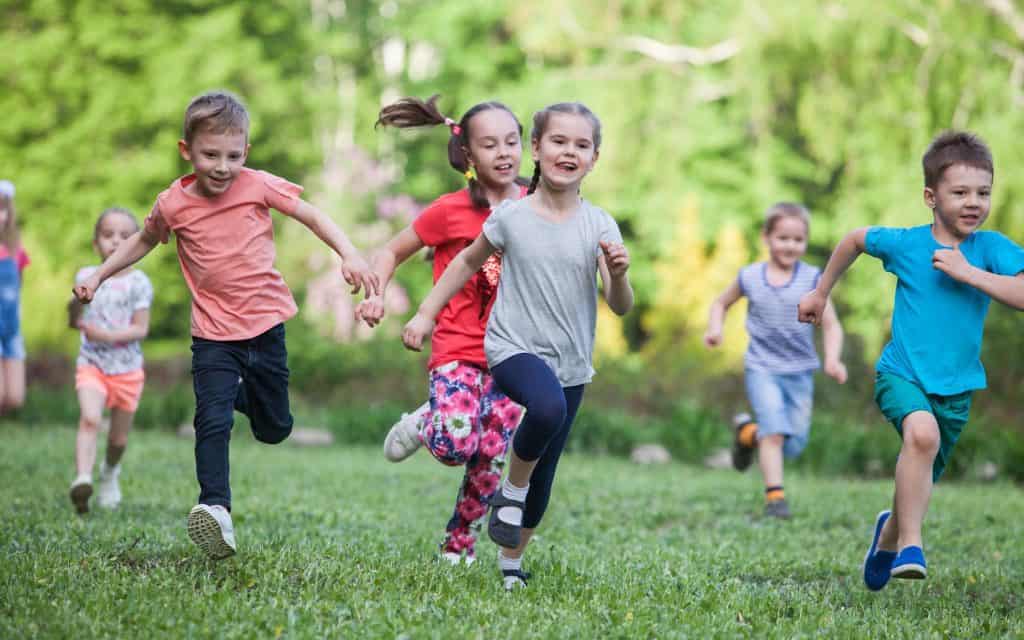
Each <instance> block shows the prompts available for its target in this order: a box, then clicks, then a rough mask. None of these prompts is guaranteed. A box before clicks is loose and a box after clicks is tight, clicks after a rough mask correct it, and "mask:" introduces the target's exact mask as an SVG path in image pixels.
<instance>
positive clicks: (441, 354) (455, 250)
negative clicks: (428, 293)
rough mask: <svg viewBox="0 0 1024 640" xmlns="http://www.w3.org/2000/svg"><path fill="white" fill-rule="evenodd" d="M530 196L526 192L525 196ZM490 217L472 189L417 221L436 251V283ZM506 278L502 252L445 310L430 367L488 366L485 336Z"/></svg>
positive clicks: (427, 211)
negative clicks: (458, 363)
mask: <svg viewBox="0 0 1024 640" xmlns="http://www.w3.org/2000/svg"><path fill="white" fill-rule="evenodd" d="M525 194H526V189H525V188H524V189H523V190H522V191H521V192H520V197H522V196H523V195H525ZM489 215H491V209H490V207H488V208H479V207H475V206H473V201H472V200H471V199H470V197H469V189H463V190H461V191H456V192H454V193H448V194H445V195H443V196H441V197H440V198H438V199H437V200H435V201H434V202H433V203H432V204H431V205H430V206H429V207H427V208H426V209H424V210H423V212H422V213H421V214H420V215H419V217H417V218H416V219H415V220H413V223H412V228H413V231H415V232H416V235H418V236H419V237H420V240H422V241H423V244H425V245H427V246H428V247H434V282H437V281H438V279H439V278H440V277H441V274H443V273H444V270H445V268H447V266H448V263H450V262H451V261H452V259H453V258H454V257H455V256H457V255H458V254H459V252H460V251H462V250H463V249H465V248H466V247H468V246H469V245H470V244H472V243H473V241H474V240H476V237H477V236H479V235H480V232H481V230H482V229H483V226H484V220H486V219H487V216H489ZM500 274H501V254H498V253H496V254H494V255H492V256H491V257H490V258H488V259H487V262H485V263H484V266H483V267H481V269H480V271H479V272H477V273H476V274H474V275H473V277H472V278H470V279H469V282H467V283H466V286H464V287H463V288H462V290H461V291H459V292H458V293H456V294H455V296H453V297H452V299H451V300H450V301H449V302H448V304H447V305H446V306H445V308H444V309H442V310H441V313H440V315H439V316H438V317H437V325H436V326H435V327H434V335H433V338H432V340H431V352H430V362H428V363H427V367H428V368H429V369H434V368H436V367H439V366H441V365H443V364H447V363H449V362H454V361H456V360H458V361H461V362H469V363H472V364H475V365H478V366H480V367H484V368H486V367H487V357H486V356H485V355H484V333H485V332H486V331H487V318H488V317H490V315H491V307H492V306H494V298H495V294H497V292H498V277H499V276H500Z"/></svg>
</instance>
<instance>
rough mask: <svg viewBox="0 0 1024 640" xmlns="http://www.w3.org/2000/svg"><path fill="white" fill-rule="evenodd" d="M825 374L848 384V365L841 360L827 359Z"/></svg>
mask: <svg viewBox="0 0 1024 640" xmlns="http://www.w3.org/2000/svg"><path fill="white" fill-rule="evenodd" d="M825 375H827V376H828V377H830V378H833V379H834V380H835V381H836V382H838V383H839V384H846V365H845V364H843V362H842V361H841V360H834V361H826V362H825Z"/></svg>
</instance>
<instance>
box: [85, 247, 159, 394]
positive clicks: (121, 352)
mask: <svg viewBox="0 0 1024 640" xmlns="http://www.w3.org/2000/svg"><path fill="white" fill-rule="evenodd" d="M97 268H98V267H85V268H83V269H80V270H79V271H78V274H77V275H75V284H80V283H81V282H82V281H84V280H85V279H86V278H88V277H89V275H90V274H92V272H93V271H96V269H97ZM152 303H153V285H152V284H150V282H149V278H147V277H146V274H144V273H142V272H141V271H139V270H138V269H132V270H131V271H129V272H128V273H126V274H123V275H120V276H117V277H114V278H107V279H106V280H105V281H104V282H103V284H101V285H100V287H99V289H97V290H96V294H95V296H93V299H92V302H90V303H89V304H87V305H86V306H85V312H84V313H83V314H82V321H83V322H85V323H86V324H92V325H95V326H97V327H100V328H102V329H108V330H109V329H124V328H126V327H127V326H128V325H130V324H131V323H132V316H133V315H135V312H136V311H140V310H142V309H148V308H149V307H150V305H151V304H152ZM78 364H79V365H92V366H94V367H96V368H97V369H99V370H100V371H102V372H103V373H105V374H107V375H108V376H113V375H119V374H122V373H129V372H132V371H138V370H139V369H141V368H142V346H141V345H140V344H139V341H138V340H134V341H132V342H125V343H121V344H106V343H102V342H92V341H90V340H87V339H86V337H85V333H84V332H83V333H82V347H81V348H80V349H79V350H78Z"/></svg>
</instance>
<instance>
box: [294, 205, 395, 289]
mask: <svg viewBox="0 0 1024 640" xmlns="http://www.w3.org/2000/svg"><path fill="white" fill-rule="evenodd" d="M292 217H293V218H295V219H296V220H298V221H299V222H301V223H302V224H304V225H305V226H306V227H307V228H308V229H309V230H310V231H312V232H313V234H314V235H315V236H316V237H318V238H320V239H321V240H322V241H323V242H324V244H326V245H327V246H328V247H330V248H331V249H333V250H334V252H335V253H336V254H338V256H339V257H340V258H341V260H342V265H341V275H342V277H344V278H345V282H347V283H349V284H350V285H352V293H359V289H360V288H365V289H366V295H367V296H370V295H377V294H378V293H380V282H379V279H378V278H377V274H375V273H374V272H373V270H371V269H370V265H369V264H368V263H367V262H366V260H364V259H363V256H361V255H360V254H359V251H358V250H357V249H356V248H355V245H353V244H352V241H351V240H349V239H348V236H347V235H345V232H344V231H342V230H341V227H339V226H338V225H337V224H335V223H334V220H331V219H330V217H328V216H327V215H326V214H324V212H322V211H320V210H319V209H317V208H316V207H314V206H313V205H311V204H309V203H308V202H306V201H305V200H299V206H298V207H296V209H295V213H293V214H292Z"/></svg>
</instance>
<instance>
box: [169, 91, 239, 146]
mask: <svg viewBox="0 0 1024 640" xmlns="http://www.w3.org/2000/svg"><path fill="white" fill-rule="evenodd" d="M200 131H210V132H213V133H244V134H245V135H246V137H248V136H249V112H248V111H246V109H245V105H243V104H242V101H241V100H239V99H238V98H236V97H235V96H233V95H232V94H230V93H228V92H227V91H208V92H206V93H204V94H202V95H200V96H196V97H195V98H193V99H192V102H190V103H188V107H187V108H186V109H185V125H184V127H182V137H183V138H184V140H185V142H192V138H193V137H194V136H195V135H196V134H197V133H199V132H200Z"/></svg>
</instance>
